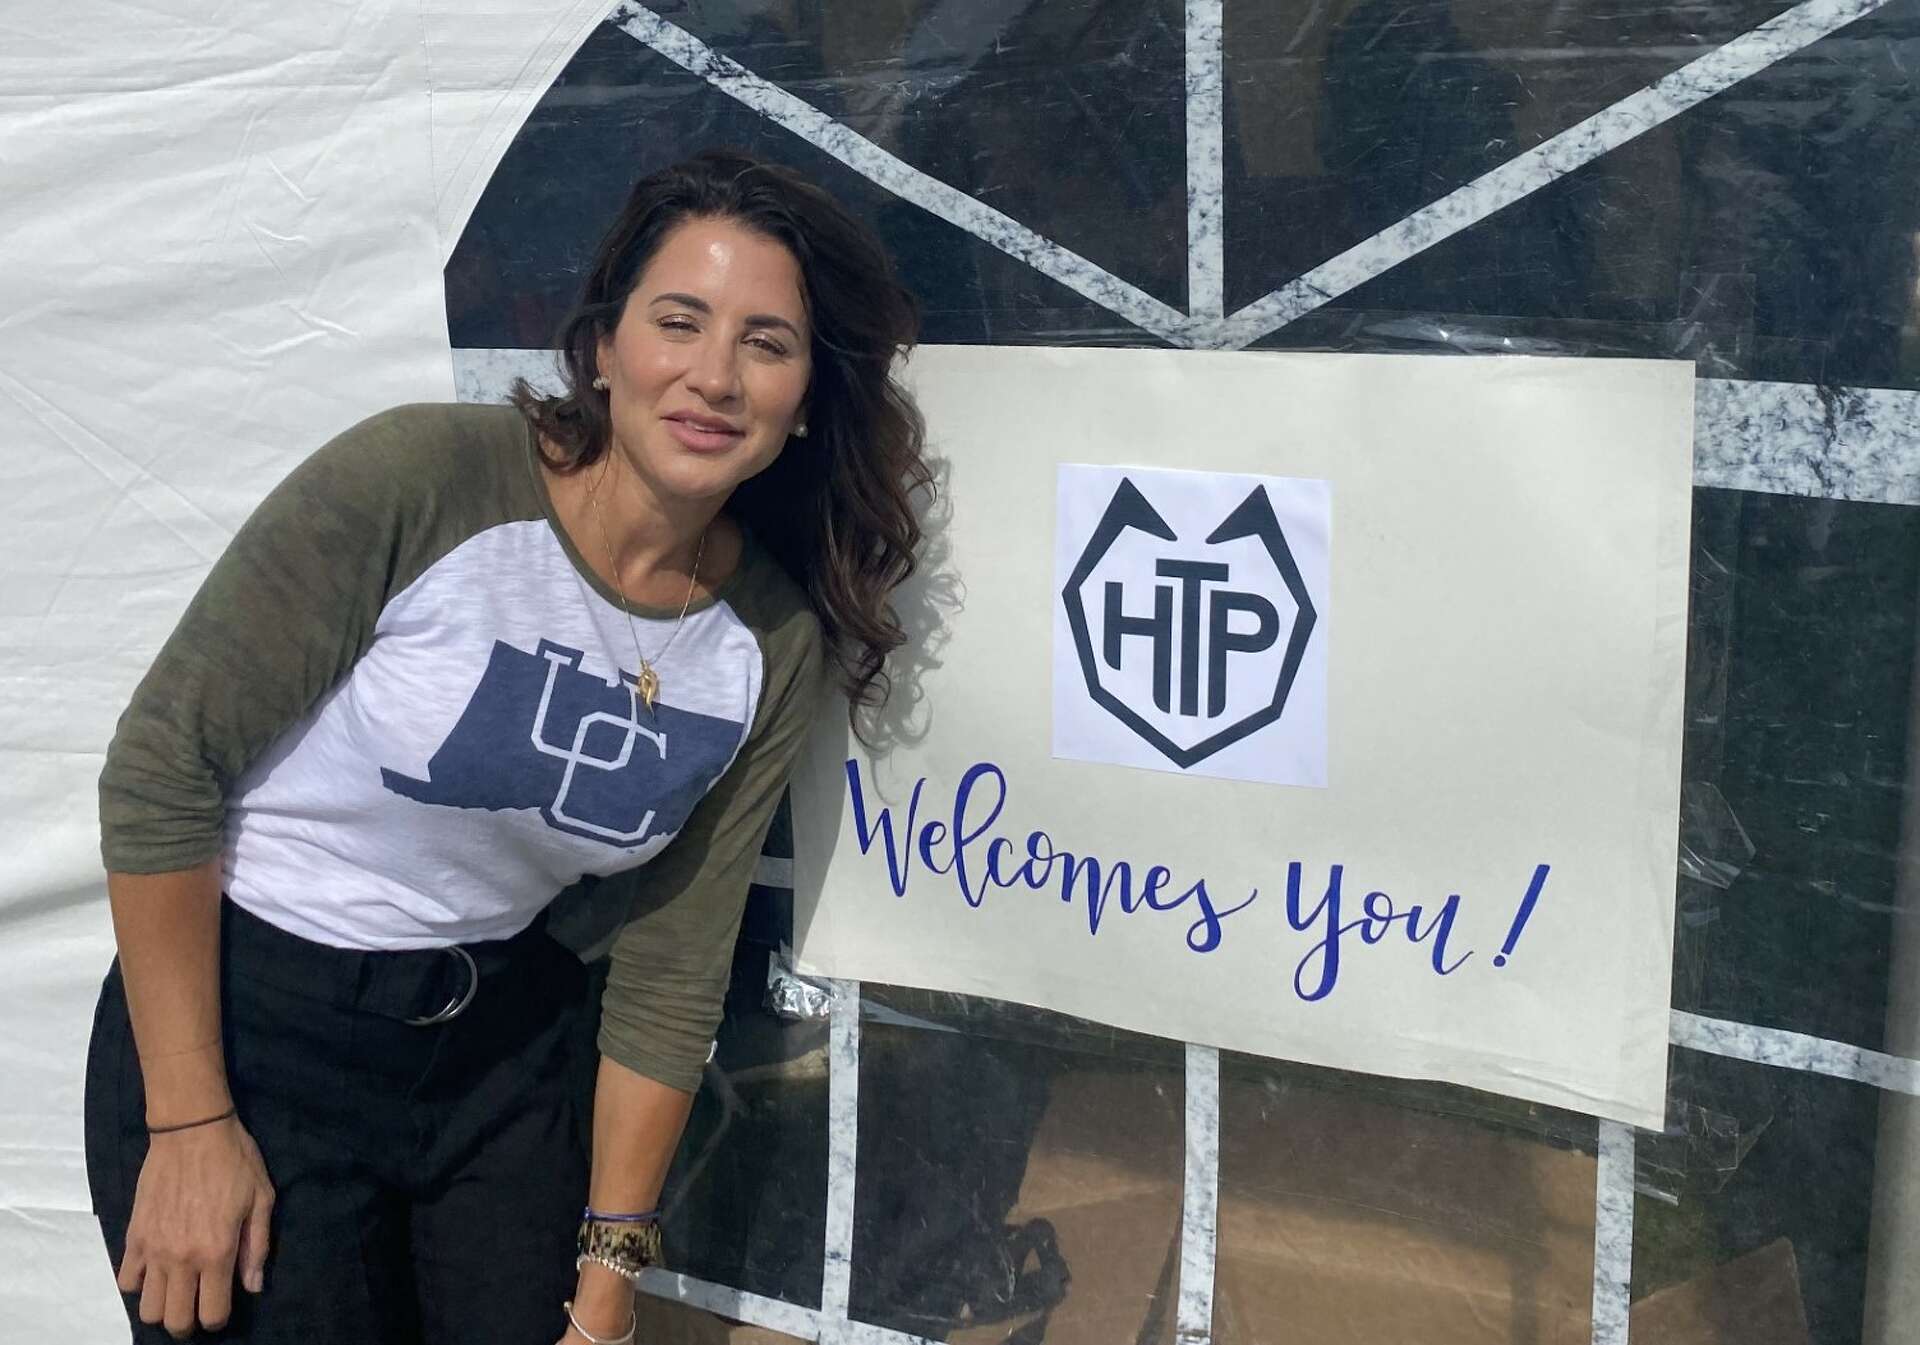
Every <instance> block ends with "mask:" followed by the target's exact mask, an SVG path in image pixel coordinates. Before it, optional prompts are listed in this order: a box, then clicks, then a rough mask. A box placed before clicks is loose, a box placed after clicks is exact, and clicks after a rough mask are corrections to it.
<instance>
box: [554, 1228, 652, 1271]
mask: <svg viewBox="0 0 1920 1345" xmlns="http://www.w3.org/2000/svg"><path fill="white" fill-rule="evenodd" d="M575 1249H576V1250H577V1251H578V1253H579V1255H578V1257H577V1258H576V1259H575V1260H574V1268H575V1269H579V1268H580V1267H582V1266H585V1265H586V1264H587V1263H588V1262H592V1263H593V1264H594V1265H598V1266H605V1267H606V1268H607V1269H608V1270H611V1271H613V1272H614V1273H615V1274H616V1275H619V1276H621V1277H623V1278H624V1279H626V1280H627V1281H628V1282H629V1283H635V1284H637V1283H638V1282H639V1280H640V1273H641V1272H642V1271H644V1270H645V1269H646V1268H647V1267H648V1266H653V1265H658V1264H659V1263H660V1225H659V1224H658V1223H657V1222H655V1221H653V1220H647V1221H645V1222H639V1223H633V1222H621V1221H614V1220H602V1219H583V1220H581V1221H580V1236H579V1239H578V1241H577V1242H576V1244H575Z"/></svg>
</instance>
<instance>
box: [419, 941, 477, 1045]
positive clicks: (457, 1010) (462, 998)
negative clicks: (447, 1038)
mask: <svg viewBox="0 0 1920 1345" xmlns="http://www.w3.org/2000/svg"><path fill="white" fill-rule="evenodd" d="M440 951H441V952H443V953H451V954H453V955H454V956H455V957H457V958H459V959H460V960H461V961H462V962H464V963H466V965H467V988H466V990H465V991H463V992H462V993H460V994H458V995H455V996H454V997H453V998H452V999H450V1000H448V1001H447V1003H446V1006H445V1007H444V1008H442V1009H441V1010H440V1012H439V1013H430V1014H428V1015H427V1016H426V1017H425V1018H409V1019H407V1020H406V1021H407V1025H408V1026H409V1027H432V1026H433V1025H434V1024H435V1023H447V1022H451V1021H452V1020H454V1019H455V1018H458V1017H459V1016H460V1015H461V1014H462V1013H464V1012H466V1008H467V1005H469V1004H471V1003H473V997H474V995H475V994H477V993H478V992H479V990H480V968H478V967H476V966H475V965H474V964H473V954H472V953H469V952H468V951H467V950H466V949H464V948H462V947H460V946H459V945H458V944H454V945H452V946H450V947H447V948H442V949H441V950H440Z"/></svg>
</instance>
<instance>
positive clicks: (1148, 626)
mask: <svg viewBox="0 0 1920 1345" xmlns="http://www.w3.org/2000/svg"><path fill="white" fill-rule="evenodd" d="M1124 593H1125V586H1124V585H1122V584H1119V583H1117V582H1114V581H1112V580H1109V581H1108V582H1107V608H1106V619H1105V620H1104V621H1103V622H1102V623H1101V652H1102V653H1103V654H1104V655H1105V656H1106V660H1107V666H1108V667H1109V668H1112V669H1114V670H1115V671H1116V672H1117V671H1119V668H1120V641H1121V640H1122V639H1124V638H1125V637H1127V636H1129V635H1144V636H1146V637H1147V638H1148V639H1150V640H1152V641H1153V703H1154V704H1155V705H1157V706H1159V707H1160V710H1161V712H1162V713H1163V714H1164V713H1166V712H1167V711H1169V710H1171V709H1172V707H1173V586H1172V585H1171V584H1156V585H1154V589H1153V615H1152V616H1128V615H1126V613H1125V612H1123V611H1122V610H1121V600H1122V595H1123V594H1124Z"/></svg>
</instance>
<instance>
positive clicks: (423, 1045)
mask: <svg viewBox="0 0 1920 1345" xmlns="http://www.w3.org/2000/svg"><path fill="white" fill-rule="evenodd" d="M222 907H223V910H222V915H221V1001H222V1003H221V1008H222V1011H223V1015H224V1017H223V1022H224V1029H225V1039H226V1053H227V1072H228V1078H229V1081H230V1085H231V1088H232V1091H233V1096H234V1102H235V1105H236V1106H237V1107H238V1108H239V1113H240V1119H241V1121H242V1122H243V1123H244V1124H245V1125H246V1127H247V1129H248V1130H249V1131H250V1132H251V1133H252V1135H253V1138H254V1141H255V1142H256V1143H257V1144H258V1145H259V1146H260V1153H261V1157H262V1158H263V1159H264V1160H265V1163H266V1168H267V1175H268V1177H269V1179H270V1180H271V1181H272V1182H273V1185H274V1191H275V1207H274V1215H273V1225H272V1230H271V1250H270V1252H269V1255H268V1258H267V1270H266V1284H265V1288H264V1291H263V1292H262V1293H261V1294H259V1295H258V1296H255V1295H252V1294H249V1293H247V1292H246V1291H245V1290H244V1289H242V1288H240V1287H239V1285H238V1284H237V1282H236V1284H235V1287H234V1294H233V1299H234V1310H233V1317H232V1320H231V1322H230V1323H229V1324H228V1325H227V1327H226V1328H225V1329H224V1330H222V1331H219V1332H215V1333H211V1334H208V1333H201V1334H200V1335H199V1336H198V1339H201V1340H203V1341H246V1342H252V1343H254V1345H259V1343H261V1342H299V1345H331V1343H332V1342H336V1341H337V1342H342V1343H343V1345H344V1343H345V1342H353V1343H354V1345H374V1343H375V1342H395V1343H396V1345H398V1343H399V1342H409V1343H411V1342H426V1343H427V1345H455V1343H456V1342H458V1343H459V1345H474V1343H481V1345H485V1343H490V1342H496V1341H497V1342H500V1343H501V1345H552V1342H553V1341H554V1340H556V1339H558V1337H559V1336H560V1334H561V1332H562V1330H563V1329H564V1328H565V1326H566V1318H565V1316H564V1315H563V1313H562V1311H561V1306H560V1305H561V1302H562V1300H564V1299H565V1298H567V1297H570V1296H571V1293H572V1289H573V1286H574V1279H575V1272H574V1265H573V1236H574V1230H575V1228H576V1227H577V1226H578V1223H579V1217H580V1208H581V1206H582V1205H583V1204H585V1202H586V1184H587V1158H586V1154H587V1146H588V1142H589V1127H588V1122H587V1119H586V1117H585V1115H584V1114H583V1113H584V1112H585V1110H586V1106H585V1105H583V1103H584V1101H585V1099H586V1098H587V1097H588V1096H589V1095H588V1093H587V1091H586V1090H587V1088H589V1087H590V1084H589V1083H588V1082H587V1080H589V1079H590V1077H591V1072H592V1068H593V1064H594V1057H593V1042H592V1022H591V1019H592V1018H593V1017H594V1015H593V1014H592V1013H591V1006H590V1004H589V1002H588V996H587V993H586V982H587V972H586V969H585V968H584V967H583V966H582V965H581V964H580V962H579V960H578V959H577V958H576V957H574V955H573V954H572V953H570V952H568V951H567V950H565V949H564V948H562V947H561V946H560V945H559V944H557V943H555V942H554V941H553V940H552V939H550V938H548V937H547V935H546V934H545V933H544V932H543V931H542V925H543V923H544V922H536V925H535V927H534V928H533V929H531V930H529V931H528V932H526V933H523V934H520V935H518V936H516V937H514V938H512V939H509V940H504V941H501V942H498V943H484V944H469V945H467V946H466V952H467V953H468V954H469V955H470V956H471V958H472V959H473V966H474V968H475V972H474V973H470V972H469V971H468V969H467V964H466V962H465V961H464V960H463V959H461V958H459V957H458V956H456V955H453V954H449V953H447V952H445V951H441V950H435V951H431V952H403V953H363V952H354V951H350V950H346V949H337V948H329V947H325V946H323V945H320V944H316V943H311V942H309V941H307V940H305V939H301V938H298V937H296V936H294V935H292V934H288V933H286V932H285V931H283V930H280V929H278V928H276V927H275V926H273V925H270V924H267V923H266V922H264V921H262V920H260V919H258V918H257V917H255V916H251V915H248V914H247V913H246V912H244V911H242V910H241V909H240V908H239V907H237V906H235V905H233V904H232V903H231V902H223V903H222ZM476 973H477V974H476ZM469 986H471V987H472V990H473V994H472V998H471V1000H470V1002H469V1003H468V1004H467V1006H466V1007H465V1008H464V1009H463V1010H462V1011H461V1012H460V1013H458V1014H457V1015H456V1016H454V1017H452V1018H450V1019H447V1020H446V1021H443V1022H439V1023H435V1024H432V1025H427V1026H420V1025H415V1024H411V1023H409V1022H408V1021H407V1020H408V1019H412V1018H421V1017H428V1016H432V1015H434V1014H435V1013H436V1012H438V1011H443V1010H445V1009H446V1008H447V1007H448V1006H449V1005H450V1004H452V1003H456V1002H458V1000H459V999H460V998H461V997H462V996H464V995H465V994H466V992H467V990H468V988H469ZM86 1140H87V1177H88V1181H89V1184H90V1185H91V1187H92V1190H93V1207H94V1213H95V1214H96V1215H97V1216H98V1217H99V1220H100V1227H101V1231H102V1232H103V1233H104V1235H105V1237H106V1244H107V1252H108V1255H109V1256H110V1257H111V1258H112V1264H113V1266H114V1267H115V1268H116V1270H117V1268H118V1266H119V1264H120V1259H121V1256H122V1254H123V1253H124V1251H125V1247H126V1231H127V1221H128V1219H129V1217H130V1215H131V1213H132V1210H133V1196H134V1188H135V1183H136V1181H137V1180H138V1178H139V1175H140V1166H141V1163H142V1162H143V1161H144V1159H145V1157H146V1152H147V1134H146V1125H145V1098H144V1094H143V1090H142V1086H141V1076H140V1063H139V1060H138V1058H137V1056H136V1054H135V1050H134V1043H133V1033H132V1031H131V1029H130V1027H129V1024H128V1020H127V1005H126V996H125V991H124V989H123V987H122V983H121V979H120V968H119V964H118V963H117V962H116V963H115V964H114V966H113V968H112V969H111V970H110V971H109V972H108V973H107V978H106V983H105V984H104V986H103V987H102V988H101V992H100V1003H99V1008H98V1009H97V1011H96V1012H95V1016H94V1024H93V1041H92V1046H91V1048H90V1050H89V1052H88V1058H87V1097H86ZM126 1304H127V1316H128V1320H129V1321H130V1322H131V1323H132V1325H133V1339H134V1340H135V1341H136V1342H141V1343H142V1345H145V1343H146V1342H153V1345H160V1342H171V1337H169V1336H168V1335H167V1334H166V1332H165V1331H164V1330H163V1329H162V1328H161V1327H158V1326H146V1325H143V1324H142V1323H141V1322H140V1319H139V1314H138V1308H139V1298H138V1295H128V1296H127V1297H126Z"/></svg>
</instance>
